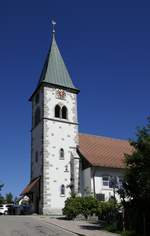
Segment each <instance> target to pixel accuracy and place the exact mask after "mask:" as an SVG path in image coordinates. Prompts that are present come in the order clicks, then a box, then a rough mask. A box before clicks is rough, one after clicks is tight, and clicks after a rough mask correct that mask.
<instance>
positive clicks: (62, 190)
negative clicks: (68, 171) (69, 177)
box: [60, 184, 65, 195]
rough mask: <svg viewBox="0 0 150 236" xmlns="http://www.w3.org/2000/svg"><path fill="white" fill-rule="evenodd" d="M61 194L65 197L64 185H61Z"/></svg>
mask: <svg viewBox="0 0 150 236" xmlns="http://www.w3.org/2000/svg"><path fill="white" fill-rule="evenodd" d="M60 194H61V195H65V185H64V184H62V185H61V189H60Z"/></svg>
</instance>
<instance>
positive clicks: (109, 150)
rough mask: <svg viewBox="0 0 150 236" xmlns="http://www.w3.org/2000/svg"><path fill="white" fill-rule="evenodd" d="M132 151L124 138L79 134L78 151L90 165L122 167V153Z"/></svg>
mask: <svg viewBox="0 0 150 236" xmlns="http://www.w3.org/2000/svg"><path fill="white" fill-rule="evenodd" d="M132 151H133V148H132V147H131V146H130V144H129V142H128V141H126V140H119V139H113V138H107V137H102V136H95V135H88V134H80V135H79V152H80V153H81V154H82V155H83V156H84V158H85V159H86V160H87V161H88V162H89V163H90V164H91V165H92V166H101V167H112V168H124V162H123V160H124V154H125V153H127V154H131V153H132Z"/></svg>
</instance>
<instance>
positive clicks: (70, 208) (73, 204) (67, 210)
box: [63, 196, 98, 219]
mask: <svg viewBox="0 0 150 236" xmlns="http://www.w3.org/2000/svg"><path fill="white" fill-rule="evenodd" d="M97 209H98V201H97V200H96V199H95V198H93V197H91V196H90V197H75V196H74V197H70V198H68V199H67V200H66V202H65V207H64V208H63V214H64V215H66V217H67V218H68V219H74V218H75V217H76V216H77V215H79V214H82V215H84V217H85V218H86V219H87V218H88V216H89V215H93V214H94V213H95V214H96V213H97Z"/></svg>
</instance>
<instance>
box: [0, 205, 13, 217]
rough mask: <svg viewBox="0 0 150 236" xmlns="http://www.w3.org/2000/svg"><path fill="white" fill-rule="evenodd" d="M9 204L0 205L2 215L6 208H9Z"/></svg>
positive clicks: (6, 211)
mask: <svg viewBox="0 0 150 236" xmlns="http://www.w3.org/2000/svg"><path fill="white" fill-rule="evenodd" d="M10 206H11V205H8V204H3V205H0V214H2V215H7V214H8V208H9V207H10Z"/></svg>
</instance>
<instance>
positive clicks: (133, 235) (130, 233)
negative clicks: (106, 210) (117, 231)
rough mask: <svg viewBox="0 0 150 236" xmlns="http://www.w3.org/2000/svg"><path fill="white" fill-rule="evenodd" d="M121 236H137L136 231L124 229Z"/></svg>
mask: <svg viewBox="0 0 150 236" xmlns="http://www.w3.org/2000/svg"><path fill="white" fill-rule="evenodd" d="M121 236H137V234H136V233H135V231H124V232H122V234H121Z"/></svg>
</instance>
